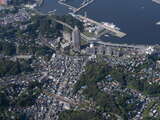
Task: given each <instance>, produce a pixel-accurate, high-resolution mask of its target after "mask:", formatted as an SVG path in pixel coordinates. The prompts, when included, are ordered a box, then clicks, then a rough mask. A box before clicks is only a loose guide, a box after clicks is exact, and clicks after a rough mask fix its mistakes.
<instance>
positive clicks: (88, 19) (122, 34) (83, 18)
mask: <svg viewBox="0 0 160 120" xmlns="http://www.w3.org/2000/svg"><path fill="white" fill-rule="evenodd" d="M77 16H78V17H79V18H80V19H81V20H83V21H88V22H90V23H93V24H96V25H98V26H101V27H103V28H104V29H106V30H107V31H110V32H112V33H113V34H114V35H115V36H117V37H119V38H122V37H124V36H126V33H123V32H120V31H118V30H116V29H114V28H111V27H109V26H108V27H107V26H105V25H103V24H102V23H100V22H97V21H95V20H92V19H90V18H87V17H84V16H82V15H77Z"/></svg>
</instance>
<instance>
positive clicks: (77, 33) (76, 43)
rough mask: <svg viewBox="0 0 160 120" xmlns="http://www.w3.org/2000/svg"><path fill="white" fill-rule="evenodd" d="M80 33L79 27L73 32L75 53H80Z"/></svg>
mask: <svg viewBox="0 0 160 120" xmlns="http://www.w3.org/2000/svg"><path fill="white" fill-rule="evenodd" d="M80 39H81V38H80V31H79V29H78V27H77V26H75V28H74V30H73V32H72V44H73V49H74V51H77V52H80Z"/></svg>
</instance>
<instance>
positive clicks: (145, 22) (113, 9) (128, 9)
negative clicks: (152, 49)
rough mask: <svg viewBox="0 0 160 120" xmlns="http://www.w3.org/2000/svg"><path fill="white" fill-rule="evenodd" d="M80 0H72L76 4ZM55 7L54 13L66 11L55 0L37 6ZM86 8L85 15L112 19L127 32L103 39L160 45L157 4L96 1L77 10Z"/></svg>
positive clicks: (44, 9) (159, 8) (149, 1)
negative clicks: (120, 36)
mask: <svg viewBox="0 0 160 120" xmlns="http://www.w3.org/2000/svg"><path fill="white" fill-rule="evenodd" d="M79 3H80V2H79V0H71V1H70V4H72V5H74V6H76V7H77V5H78V4H79ZM55 9H56V10H57V11H56V13H57V14H60V15H62V14H66V13H68V12H69V11H68V9H67V8H66V7H64V6H61V5H59V4H58V3H57V0H44V4H43V5H42V6H41V7H40V8H38V10H40V11H42V12H45V13H46V12H48V11H51V10H55ZM84 11H87V14H88V17H90V18H92V19H94V20H96V21H99V22H113V23H114V24H116V25H117V26H118V27H120V28H121V31H123V32H125V33H127V36H126V37H124V38H121V39H119V38H114V37H102V39H103V40H104V41H110V42H115V43H127V44H160V25H159V26H158V25H156V22H158V21H160V5H158V4H156V3H153V2H152V0H95V2H94V3H92V4H91V5H89V6H88V7H86V8H84V9H83V10H82V11H80V14H83V13H84Z"/></svg>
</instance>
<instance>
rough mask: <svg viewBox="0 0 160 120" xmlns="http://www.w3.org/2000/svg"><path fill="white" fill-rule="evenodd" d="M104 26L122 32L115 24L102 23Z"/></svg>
mask: <svg viewBox="0 0 160 120" xmlns="http://www.w3.org/2000/svg"><path fill="white" fill-rule="evenodd" d="M102 24H103V25H105V26H106V27H110V28H113V29H115V30H118V31H119V30H120V28H119V27H116V25H114V24H113V23H108V22H102Z"/></svg>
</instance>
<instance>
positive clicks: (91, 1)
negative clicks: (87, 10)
mask: <svg viewBox="0 0 160 120" xmlns="http://www.w3.org/2000/svg"><path fill="white" fill-rule="evenodd" d="M93 2H94V0H90V1H88V2H87V3H86V4H84V5H82V6H80V7H79V8H75V7H73V6H71V5H69V4H67V3H65V2H62V1H60V0H59V1H58V3H59V4H61V5H64V6H66V7H68V8H69V9H70V10H72V11H73V13H77V12H78V11H80V10H81V9H83V8H84V7H86V6H88V5H89V4H91V3H93Z"/></svg>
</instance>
